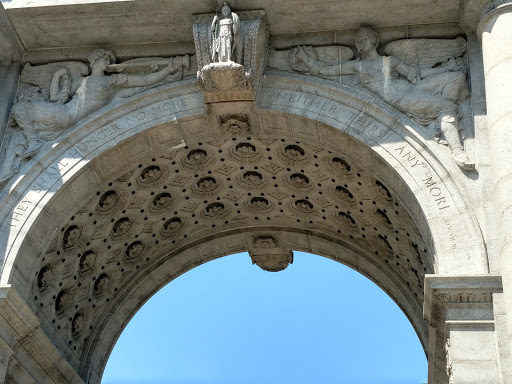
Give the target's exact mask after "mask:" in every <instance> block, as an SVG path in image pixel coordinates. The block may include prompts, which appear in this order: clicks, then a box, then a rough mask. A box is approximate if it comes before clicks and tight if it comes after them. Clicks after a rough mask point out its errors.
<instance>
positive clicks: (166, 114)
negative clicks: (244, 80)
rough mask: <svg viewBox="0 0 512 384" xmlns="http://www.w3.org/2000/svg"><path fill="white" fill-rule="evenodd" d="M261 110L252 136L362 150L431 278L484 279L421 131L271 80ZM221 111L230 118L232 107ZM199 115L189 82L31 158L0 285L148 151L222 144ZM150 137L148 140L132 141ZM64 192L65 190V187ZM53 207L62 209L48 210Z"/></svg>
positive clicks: (462, 212) (464, 217)
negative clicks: (429, 258)
mask: <svg viewBox="0 0 512 384" xmlns="http://www.w3.org/2000/svg"><path fill="white" fill-rule="evenodd" d="M234 104H236V103H234ZM257 105H258V109H257V111H256V109H255V108H251V107H249V109H251V111H250V112H251V113H255V112H256V113H257V115H258V117H257V118H256V119H252V120H251V123H252V126H251V129H252V131H251V134H252V135H255V136H256V135H259V136H268V137H287V138H292V139H294V140H295V139H300V140H307V141H308V142H312V143H315V144H317V145H320V146H323V147H325V148H331V149H334V150H336V149H338V148H347V146H350V145H353V143H354V142H353V141H352V142H350V139H349V138H350V137H351V138H355V139H356V140H357V142H360V143H362V144H363V145H359V146H355V148H357V151H360V152H358V153H357V154H355V158H357V159H358V160H359V161H361V164H362V165H365V166H366V167H367V168H368V169H371V170H372V171H373V172H374V173H375V174H376V175H379V177H382V178H383V179H385V180H387V181H386V182H387V183H388V185H390V187H391V188H392V189H393V191H394V192H395V193H396V195H397V196H399V198H400V200H401V202H403V204H404V205H405V206H406V207H407V209H408V210H409V213H410V214H411V216H412V217H413V219H414V220H415V222H416V224H417V225H418V227H419V229H420V232H421V233H422V235H423V236H424V238H425V240H426V242H427V247H430V248H429V251H430V252H431V253H432V254H435V255H436V272H437V273H440V274H447V273H451V274H461V275H463V274H465V275H471V274H482V273H487V259H486V255H485V251H484V245H483V239H482V236H481V234H480V233H479V231H478V229H477V224H476V221H475V219H474V218H473V216H472V214H471V213H470V211H469V210H468V208H467V206H466V204H465V202H464V198H463V195H462V193H461V192H460V190H459V189H458V187H457V185H456V183H455V181H454V179H453V178H452V177H451V175H450V173H453V172H460V171H459V170H458V168H457V167H456V166H455V165H454V164H453V163H452V162H451V161H443V163H441V161H440V159H443V160H447V159H449V157H447V155H446V153H443V151H442V150H441V149H440V148H439V147H438V146H437V145H436V144H432V143H430V142H427V141H425V140H423V138H422V137H421V136H420V134H418V133H417V132H419V133H422V128H419V127H418V126H417V125H415V124H414V123H413V122H412V121H410V120H409V119H407V118H406V117H405V116H404V115H403V114H401V113H399V112H397V111H395V110H393V109H392V108H390V107H389V106H388V105H386V104H385V103H383V102H382V101H380V100H379V99H377V98H375V97H373V96H371V95H369V94H366V93H364V92H361V91H360V90H357V89H353V88H350V87H348V86H344V85H339V84H336V85H333V83H332V82H329V81H323V80H320V79H313V78H309V77H304V76H300V75H289V74H272V73H270V74H267V75H266V76H265V78H264V80H263V83H262V86H261V89H260V92H259V94H258V100H257ZM208 108H210V106H209V107H208ZM224 108H226V110H229V104H227V103H226V105H225V106H224ZM205 112H210V110H208V111H205V108H204V104H203V102H202V94H201V92H200V91H199V90H198V88H197V85H196V83H195V81H192V80H185V81H182V82H180V83H176V84H175V85H173V86H171V87H169V88H166V89H164V90H159V91H154V92H151V93H148V94H146V95H144V96H142V97H138V98H133V99H131V100H129V101H128V102H124V103H121V102H120V103H119V104H115V103H113V104H111V105H109V108H108V110H100V111H99V112H97V113H95V114H93V115H92V116H90V117H89V118H88V119H85V120H84V121H82V122H81V123H79V124H77V125H76V126H75V127H74V128H73V129H71V130H70V131H69V133H68V134H67V135H66V136H65V137H64V138H62V139H61V140H60V141H59V142H58V143H54V145H53V148H52V149H51V150H49V151H47V152H45V153H40V154H39V155H37V156H36V157H35V158H34V159H33V160H32V161H31V162H29V163H28V164H27V165H26V167H25V168H24V169H22V171H21V172H20V174H22V175H23V176H22V177H19V178H18V179H14V180H12V181H11V182H10V183H9V185H7V186H6V187H5V189H4V191H3V195H4V196H3V197H4V199H3V202H2V206H1V207H0V209H1V211H2V212H3V215H2V217H3V218H4V222H3V223H2V227H1V228H2V229H1V238H0V241H1V247H2V249H5V250H6V251H5V256H4V257H5V259H4V260H3V269H2V278H1V281H0V284H1V285H7V284H9V283H10V279H11V271H12V267H13V265H14V264H15V261H16V257H17V255H18V254H23V255H29V256H28V257H33V256H32V254H33V253H34V252H36V253H37V251H34V250H29V249H25V248H27V247H25V246H26V245H27V244H28V243H29V242H24V240H25V238H26V237H27V238H29V239H30V243H32V244H44V243H45V241H46V242H47V241H48V240H47V239H49V238H51V237H52V235H53V234H54V233H55V232H56V231H57V228H59V227H60V225H59V224H62V223H63V220H66V218H67V216H66V214H67V212H69V211H70V209H71V208H76V207H78V206H79V205H80V202H82V201H83V198H84V197H85V196H86V195H87V191H88V190H90V189H92V188H94V187H98V188H99V187H100V186H101V185H102V184H104V183H106V182H107V180H108V179H109V177H110V176H112V175H113V174H115V173H116V172H117V173H119V172H120V171H121V170H122V169H123V168H125V167H126V165H127V163H128V162H131V161H136V160H137V158H138V156H144V155H147V153H146V152H144V149H143V148H142V147H143V146H144V145H147V146H148V147H151V150H153V151H160V152H162V151H164V152H165V151H168V150H169V148H170V147H176V146H182V145H185V144H186V143H193V142H197V141H198V140H204V139H208V138H210V139H211V138H212V137H217V136H219V137H222V132H219V129H218V127H215V123H214V122H212V120H211V118H209V113H205ZM215 112H216V113H217V114H219V113H222V110H219V111H215ZM304 118H305V119H304ZM150 128H152V129H151V130H149V129H150ZM146 130H148V133H147V134H143V135H137V134H139V133H141V132H144V131H146ZM340 131H341V132H345V133H346V135H343V134H339V133H340ZM231 136H232V135H229V137H231ZM241 136H242V137H243V136H247V135H246V134H244V135H241ZM140 140H142V143H141V142H138V141H140ZM370 149H371V150H370ZM109 150H110V151H109ZM137 150H140V151H141V152H140V153H137ZM42 152H44V151H42ZM102 155H103V156H102ZM119 159H123V161H119ZM92 160H94V164H93V163H91V161H92ZM397 175H398V177H397ZM66 184H67V185H69V188H62V187H63V186H64V185H66ZM52 198H53V199H59V204H58V205H56V204H48V203H49V202H50V201H51V200H52ZM64 202H65V203H64ZM36 220H37V222H38V223H39V224H38V225H34V223H36ZM27 235H28V236H27ZM21 250H22V251H23V252H20V251H21Z"/></svg>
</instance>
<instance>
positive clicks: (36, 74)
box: [0, 49, 190, 182]
mask: <svg viewBox="0 0 512 384" xmlns="http://www.w3.org/2000/svg"><path fill="white" fill-rule="evenodd" d="M88 59H89V63H90V66H88V65H86V64H84V63H81V62H78V61H64V62H58V63H50V64H45V65H37V66H32V65H31V64H30V63H28V64H26V65H25V66H24V67H23V70H22V72H21V76H20V86H19V91H18V95H17V102H16V103H15V104H14V105H13V107H12V110H11V117H10V125H11V127H12V131H11V132H10V135H9V137H10V138H9V142H8V143H6V144H5V145H4V148H5V152H6V153H5V155H4V158H3V159H2V160H3V164H2V167H1V169H0V182H3V181H6V180H8V179H9V178H10V177H12V176H13V175H14V174H16V173H17V172H18V170H19V168H20V167H21V165H22V163H23V162H24V161H27V160H28V159H30V158H31V157H33V156H34V155H36V154H37V153H38V152H39V150H40V149H41V147H42V146H43V145H44V143H45V142H46V141H49V140H54V139H55V138H56V137H57V136H59V135H60V134H61V133H62V132H64V131H66V130H68V129H69V128H71V127H72V126H74V125H75V124H76V123H78V122H79V121H80V120H82V119H83V118H85V117H87V116H89V115H91V114H92V113H94V112H96V111H98V110H99V109H101V108H103V107H105V106H106V105H108V104H109V103H110V102H111V101H112V100H114V98H115V97H121V98H123V97H130V96H133V95H135V94H137V93H139V92H143V91H145V90H147V89H149V88H151V87H155V86H158V85H160V84H163V83H165V82H173V81H178V80H181V78H182V77H183V73H184V70H185V69H188V68H189V66H190V59H189V56H188V55H186V56H178V57H173V58H147V59H146V58H141V59H133V60H128V61H125V62H123V63H121V64H114V63H115V61H116V57H115V55H114V52H112V51H109V50H104V49H97V50H95V51H93V52H92V53H91V54H90V55H89V57H88ZM89 67H90V68H89ZM159 68H160V69H159ZM158 69H159V70H158Z"/></svg>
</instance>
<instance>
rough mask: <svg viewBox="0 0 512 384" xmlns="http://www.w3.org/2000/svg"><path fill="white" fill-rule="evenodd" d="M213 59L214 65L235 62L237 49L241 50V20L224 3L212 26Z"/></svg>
mask: <svg viewBox="0 0 512 384" xmlns="http://www.w3.org/2000/svg"><path fill="white" fill-rule="evenodd" d="M211 34H212V42H211V59H212V62H213V63H217V62H225V61H233V60H232V58H234V57H235V56H234V52H235V49H240V48H241V47H239V45H240V19H239V17H238V15H237V14H236V13H235V12H232V11H231V8H230V7H229V4H228V3H227V2H224V6H223V7H222V9H221V14H220V16H219V15H215V17H214V18H213V22H212V26H211Z"/></svg>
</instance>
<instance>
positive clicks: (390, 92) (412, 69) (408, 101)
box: [292, 28, 474, 170]
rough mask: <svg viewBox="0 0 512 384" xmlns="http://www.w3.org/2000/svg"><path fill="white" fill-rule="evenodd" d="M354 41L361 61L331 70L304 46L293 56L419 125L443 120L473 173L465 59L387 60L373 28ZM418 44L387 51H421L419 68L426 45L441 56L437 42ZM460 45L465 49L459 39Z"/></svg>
mask: <svg viewBox="0 0 512 384" xmlns="http://www.w3.org/2000/svg"><path fill="white" fill-rule="evenodd" d="M354 39H355V45H356V48H357V51H358V52H359V55H360V58H359V59H356V60H350V61H346V62H342V63H339V64H336V65H328V64H327V63H325V62H323V61H321V60H315V58H314V57H312V56H311V55H310V54H308V52H307V51H306V50H305V49H304V48H303V47H297V48H295V49H294V50H293V51H292V61H296V62H298V63H301V64H303V65H304V66H305V67H306V68H307V71H309V73H311V74H312V75H323V76H339V75H356V76H357V77H358V78H359V83H360V85H361V86H362V87H364V88H366V89H368V90H370V91H372V92H373V93H375V94H376V95H378V96H380V97H381V98H382V99H383V100H385V101H386V102H387V103H389V104H390V105H391V106H393V107H394V108H396V109H398V110H399V111H401V112H404V113H405V114H407V115H408V116H410V117H411V118H413V119H415V120H416V121H418V122H419V123H421V124H423V125H427V124H429V123H431V122H432V121H436V120H437V124H438V127H439V129H440V130H441V132H442V134H443V135H444V138H445V140H446V142H447V144H448V146H449V148H450V150H451V153H452V157H453V159H454V161H455V162H456V163H457V165H458V166H459V167H461V168H462V169H466V170H471V169H473V168H474V164H473V163H471V162H470V161H469V159H468V157H467V155H466V153H465V152H464V149H463V146H462V143H461V139H460V135H459V126H458V105H457V104H458V103H460V102H461V101H462V100H463V99H465V98H467V97H468V96H469V90H468V89H467V84H466V75H465V73H464V68H463V64H462V63H461V62H460V60H458V59H455V58H449V59H446V58H447V57H450V55H449V54H448V55H446V54H445V55H444V57H442V58H440V59H439V62H441V63H442V64H441V65H438V66H435V65H434V64H436V62H434V63H432V66H430V67H429V66H425V65H423V66H418V65H412V64H409V63H407V62H406V60H404V59H402V58H401V57H397V56H395V55H390V56H381V55H380V54H379V53H378V52H377V46H378V43H379V35H378V34H377V33H376V32H375V31H373V30H372V29H369V28H361V29H360V30H359V31H358V32H357V33H356V35H355V37H354ZM417 40H418V41H412V43H411V40H410V41H407V42H408V43H409V46H407V47H405V46H404V45H403V44H401V45H398V44H395V45H394V46H391V47H390V49H387V51H388V52H390V53H396V52H405V53H404V54H403V55H402V56H404V57H405V56H407V54H408V53H409V52H408V51H412V50H414V49H416V52H415V53H416V55H415V59H416V62H417V63H418V61H419V60H420V59H421V60H424V57H422V56H421V53H424V52H420V54H418V52H417V51H419V50H420V49H419V48H418V46H419V45H420V44H422V45H423V48H422V49H423V51H428V50H430V51H435V48H436V47H435V44H436V43H435V42H430V45H428V42H429V40H426V39H417ZM437 42H439V40H438V41H437ZM449 42H450V41H449ZM396 43H399V42H396ZM464 43H465V42H464ZM391 44H393V43H391ZM391 44H388V46H387V47H386V48H388V47H389V46H390V45H391ZM412 44H416V46H414V45H412ZM455 44H456V45H460V44H459V40H456V41H455ZM425 46H426V47H425ZM443 48H444V47H443ZM407 50H408V51H407ZM438 50H439V48H438ZM464 50H465V44H464ZM462 52H463V51H462ZM424 56H427V55H426V54H425V55H424ZM436 58H437V57H436ZM443 59H445V60H443Z"/></svg>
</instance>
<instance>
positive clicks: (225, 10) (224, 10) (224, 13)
mask: <svg viewBox="0 0 512 384" xmlns="http://www.w3.org/2000/svg"><path fill="white" fill-rule="evenodd" d="M221 12H222V16H225V17H227V16H229V15H230V14H231V9H230V8H229V7H228V6H227V5H225V6H223V7H222V11H221Z"/></svg>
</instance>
